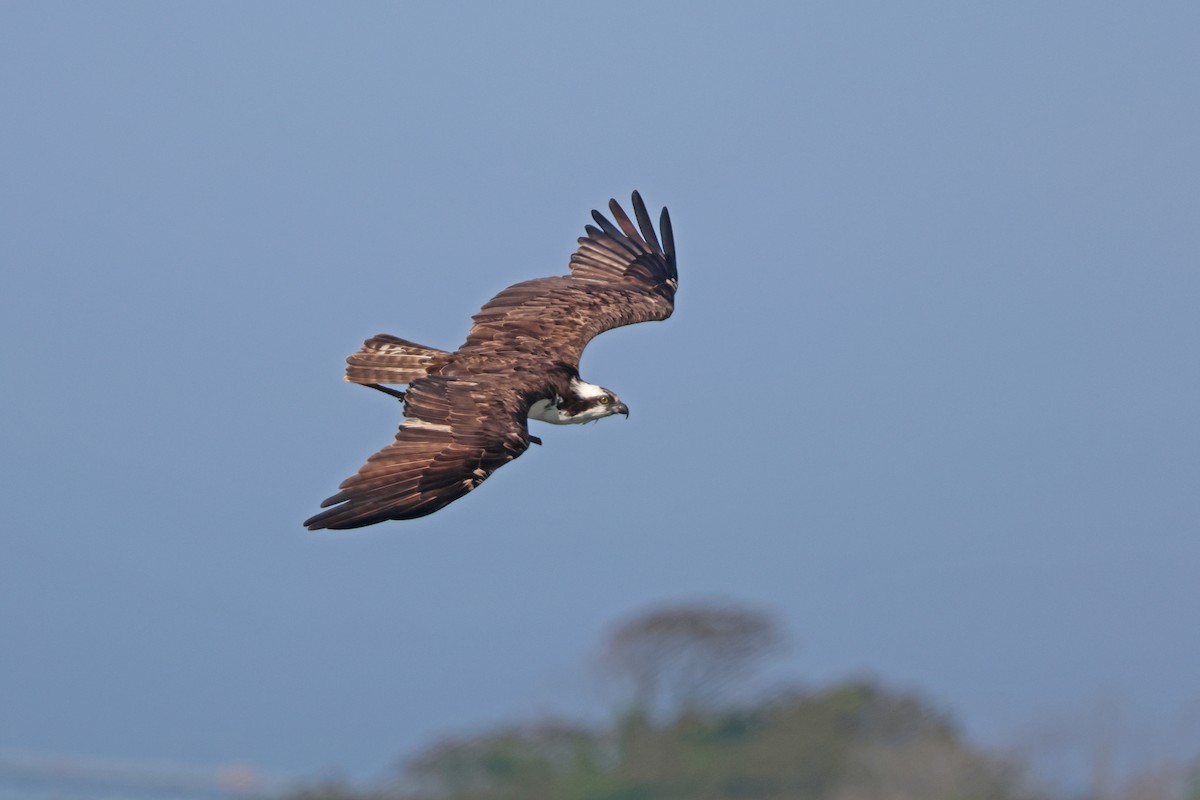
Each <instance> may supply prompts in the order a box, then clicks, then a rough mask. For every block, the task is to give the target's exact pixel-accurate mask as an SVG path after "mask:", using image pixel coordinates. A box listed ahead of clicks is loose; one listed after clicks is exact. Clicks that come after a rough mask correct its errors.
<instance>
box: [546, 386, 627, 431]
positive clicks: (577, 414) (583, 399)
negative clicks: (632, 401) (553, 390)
mask: <svg viewBox="0 0 1200 800" xmlns="http://www.w3.org/2000/svg"><path fill="white" fill-rule="evenodd" d="M558 408H559V412H560V413H561V414H562V416H563V417H564V418H565V419H566V421H568V422H572V423H576V424H578V423H582V422H594V421H595V420H598V419H603V418H604V417H611V416H612V415H613V414H624V415H625V416H626V417H628V416H629V406H627V405H625V404H624V403H622V402H621V398H619V397H617V393H616V392H613V391H611V390H609V389H605V388H604V387H603V386H597V385H596V384H594V383H584V382H583V381H580V380H573V381H571V388H570V394H568V395H567V396H565V397H563V399H562V402H561V403H559V406H558Z"/></svg>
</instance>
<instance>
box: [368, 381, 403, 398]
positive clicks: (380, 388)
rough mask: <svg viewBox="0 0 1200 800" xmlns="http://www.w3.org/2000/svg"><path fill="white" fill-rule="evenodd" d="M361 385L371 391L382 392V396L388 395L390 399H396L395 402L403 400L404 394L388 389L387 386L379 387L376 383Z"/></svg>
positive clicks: (397, 390)
mask: <svg viewBox="0 0 1200 800" xmlns="http://www.w3.org/2000/svg"><path fill="white" fill-rule="evenodd" d="M362 385H363V386H368V387H370V388H372V389H378V390H379V391H381V392H383V393H384V394H390V395H391V396H392V397H394V398H396V399H397V400H401V401H403V400H404V392H402V391H400V390H399V389H391V388H388V387H387V386H380V385H379V384H378V383H364V384H362Z"/></svg>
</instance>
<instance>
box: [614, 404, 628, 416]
mask: <svg viewBox="0 0 1200 800" xmlns="http://www.w3.org/2000/svg"><path fill="white" fill-rule="evenodd" d="M612 413H614V414H624V415H625V419H629V406H627V405H625V404H624V403H617V404H616V405H615V406H613V410H612Z"/></svg>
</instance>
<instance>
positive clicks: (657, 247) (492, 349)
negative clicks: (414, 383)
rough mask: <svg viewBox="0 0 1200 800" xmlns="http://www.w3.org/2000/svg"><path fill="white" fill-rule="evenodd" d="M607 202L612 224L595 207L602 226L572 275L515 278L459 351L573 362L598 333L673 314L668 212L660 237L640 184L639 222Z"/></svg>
mask: <svg viewBox="0 0 1200 800" xmlns="http://www.w3.org/2000/svg"><path fill="white" fill-rule="evenodd" d="M608 208H609V211H611V212H612V215H613V219H615V220H616V224H613V222H610V221H609V220H608V219H607V218H606V217H605V216H604V215H603V214H601V213H600V212H599V211H593V212H592V217H593V219H595V221H596V224H597V225H598V226H599V227H595V226H593V225H588V226H587V227H586V231H587V236H584V237H582V238H580V239H579V249H578V250H576V251H575V253H574V254H573V255H572V256H571V262H570V268H571V274H570V275H563V276H558V277H552V278H539V279H537V280H532V281H525V282H524V283H518V284H516V285H514V286H510V287H508V288H507V289H505V290H504V291H503V292H501V293H500V294H498V295H496V296H495V297H494V298H492V299H491V300H490V301H488V303H487V304H486V305H485V306H484V307H483V308H482V309H481V310H480V311H479V313H478V314H476V315H475V316H474V318H473V319H474V320H475V325H474V327H473V328H471V332H470V333H469V334H468V335H467V341H466V342H465V343H464V344H463V346H462V347H461V348H459V353H458V355H459V357H460V358H463V357H466V358H469V357H470V356H472V355H486V354H493V353H506V354H521V355H524V356H525V357H526V358H527V359H529V360H534V359H536V360H537V361H539V362H543V363H544V362H546V361H551V362H553V361H560V362H563V363H566V364H570V365H572V366H575V367H578V365H579V357H580V356H581V355H582V354H583V348H584V347H586V346H587V343H588V342H590V341H591V340H592V339H593V338H594V337H595V336H597V335H598V334H601V333H603V332H604V331H607V330H611V329H612V328H619V327H621V326H622V325H632V324H633V323H635V322H648V321H650V320H661V319H666V318H667V317H669V316H671V312H672V311H674V309H675V290H676V288H677V287H678V285H679V282H678V274H677V272H676V267H675V237H674V234H673V232H672V231H671V217H670V215H668V213H667V210H666V209H665V208H664V209H663V210H662V214H661V216H660V217H659V228H660V230H661V231H662V242H661V243H660V242H659V239H658V236H656V235H655V232H654V225H653V224H652V223H651V220H650V215H649V213H647V211H646V204H645V203H643V202H642V198H641V195H639V194H638V193H637V192H634V193H633V212H634V216H636V217H637V223H638V224H637V225H636V226H635V225H634V224H633V222H632V221H631V220H630V219H629V217H628V216H627V215H626V214H625V211H624V210H623V209H622V208H621V206H620V205H619V204H618V203H617V201H616V200H610V201H609V203H608Z"/></svg>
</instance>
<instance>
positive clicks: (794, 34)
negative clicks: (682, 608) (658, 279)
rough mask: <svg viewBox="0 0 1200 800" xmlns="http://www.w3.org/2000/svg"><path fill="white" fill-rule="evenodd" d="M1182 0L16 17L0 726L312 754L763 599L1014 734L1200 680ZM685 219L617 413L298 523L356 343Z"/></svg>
mask: <svg viewBox="0 0 1200 800" xmlns="http://www.w3.org/2000/svg"><path fill="white" fill-rule="evenodd" d="M1198 30H1200V11H1198V10H1197V7H1195V6H1191V5H1187V4H1182V3H1181V4H1162V5H1160V4H1154V3H1151V4H1137V5H1134V4H1123V5H1117V4H1107V5H1104V4H1101V5H1100V6H1097V5H1096V4H1093V3H1053V4H1042V3H1027V4H1004V5H1000V6H995V5H993V6H984V5H980V4H975V5H963V4H959V3H911V4H859V5H854V4H835V5H832V6H828V7H822V6H816V5H808V4H801V3H788V4H783V3H779V4H763V5H753V4H752V5H749V6H747V5H745V4H740V5H733V6H728V7H724V8H718V7H715V6H714V7H710V8H701V7H697V6H694V5H685V4H673V5H668V4H654V5H648V4H637V5H613V6H596V5H595V4H592V5H583V4H580V5H576V6H567V5H565V4H557V3H541V4H526V5H524V6H520V7H511V6H497V5H494V4H468V5H463V6H456V5H447V4H443V5H440V6H429V7H421V6H418V5H416V4H384V3H361V4H288V3H260V4H240V3H223V4H222V3H217V4H159V3H108V4H81V3H66V4H60V3H52V2H36V3H34V2H26V3H7V4H5V5H4V7H3V9H2V10H0V104H2V107H3V109H4V124H3V126H2V127H0V140H2V142H0V144H2V146H0V184H2V186H3V188H2V189H0V248H2V252H0V258H2V260H3V277H2V283H0V286H2V287H3V291H2V294H0V298H2V302H3V306H4V313H3V315H2V316H0V326H2V334H3V335H2V338H0V352H2V357H3V362H2V363H3V374H4V378H3V380H2V381H0V398H2V402H3V414H2V415H0V465H2V467H3V476H4V480H3V487H4V488H3V507H4V518H3V523H2V525H0V547H2V549H3V554H2V558H0V638H2V640H3V648H2V651H3V652H2V655H0V751H3V752H29V753H67V754H79V755H86V756H91V757H110V758H121V759H128V760H144V761H173V762H187V763H198V764H206V763H212V764H216V763H225V762H230V761H238V760H241V761H248V762H252V763H254V764H257V765H259V766H261V767H262V768H264V769H267V770H273V771H275V772H278V773H282V774H313V773H318V772H321V771H323V770H326V769H330V768H334V767H341V768H344V769H345V770H347V771H348V772H349V773H350V774H352V775H356V776H370V775H375V774H379V773H380V772H382V771H384V770H386V769H387V768H388V766H389V764H390V763H391V762H392V760H393V759H394V758H395V757H396V756H397V755H398V754H400V753H402V752H409V751H411V750H412V748H414V747H417V746H419V745H420V744H422V743H423V742H426V741H428V739H429V738H430V737H432V736H435V735H439V734H443V733H449V732H461V731H464V730H471V729H475V728H477V727H478V726H481V725H485V724H488V723H490V722H493V721H495V720H500V719H509V718H512V717H514V716H518V717H519V716H524V715H529V714H537V713H542V712H560V713H565V714H596V713H600V711H601V710H602V709H603V708H604V703H605V698H604V697H603V693H602V692H600V691H598V690H596V689H594V688H593V682H592V676H591V672H590V667H589V664H590V659H591V658H592V656H593V655H594V647H595V642H596V641H597V639H598V638H599V637H600V636H601V635H602V634H603V632H604V631H605V629H606V626H607V625H609V624H610V623H611V622H612V621H614V620H615V619H618V618H620V617H623V616H625V615H628V614H631V613H634V612H636V611H638V610H640V609H645V608H648V607H650V606H653V605H655V604H658V603H662V602H670V601H678V600H685V599H689V598H695V597H713V596H717V597H726V598H731V599H734V600H736V601H739V602H743V603H746V604H749V605H752V606H756V607H761V608H764V609H767V610H771V611H773V612H775V613H777V614H778V615H779V617H780V619H781V620H782V621H783V623H784V624H785V625H786V627H787V629H788V631H789V632H790V634H791V636H792V638H793V640H794V642H795V647H794V648H793V649H792V651H791V654H790V656H789V657H788V660H787V663H786V665H785V667H784V671H785V672H788V673H789V674H792V675H795V676H798V677H800V678H802V679H804V680H808V681H821V680H827V679H830V678H833V677H836V676H842V675H846V674H850V673H857V674H861V673H869V674H873V675H876V676H879V677H881V678H883V679H885V680H887V681H890V682H893V683H896V684H898V685H901V686H905V687H911V688H916V689H919V690H921V691H923V692H925V693H927V694H928V695H929V696H930V697H932V698H934V699H935V700H936V701H937V702H939V703H942V704H943V705H944V706H945V707H947V708H948V709H950V710H951V711H952V712H953V713H955V714H956V715H957V716H958V717H959V718H960V719H961V720H962V721H963V722H964V724H965V725H966V726H967V728H968V730H970V731H972V732H973V733H975V734H976V735H978V736H979V737H981V738H983V739H985V740H987V741H992V742H997V743H1004V742H1012V741H1016V740H1017V739H1019V738H1021V737H1022V736H1026V735H1027V734H1028V732H1029V731H1031V730H1032V731H1038V730H1048V729H1049V728H1052V727H1053V725H1055V724H1058V723H1059V722H1061V721H1062V720H1063V719H1064V718H1070V717H1071V715H1077V714H1079V713H1082V712H1080V709H1084V710H1086V709H1088V708H1090V707H1092V706H1093V705H1094V704H1096V703H1097V702H1101V701H1103V702H1110V701H1111V702H1116V703H1118V704H1119V705H1120V706H1121V707H1122V708H1124V709H1126V711H1125V714H1126V715H1127V718H1128V720H1129V725H1130V726H1132V729H1135V730H1136V731H1137V732H1138V733H1137V738H1139V739H1140V740H1142V741H1160V742H1166V741H1170V740H1172V739H1174V740H1175V741H1179V737H1186V736H1191V737H1192V741H1193V743H1194V742H1195V741H1196V739H1198V738H1200V736H1197V733H1198V731H1197V728H1198V726H1200V722H1198V720H1197V718H1198V716H1200V671H1198V670H1197V665H1198V664H1200V635H1197V622H1196V620H1197V610H1198V608H1200V580H1198V578H1197V575H1198V574H1200V572H1198V565H1200V490H1198V489H1200V419H1198V415H1197V409H1200V358H1198V357H1197V349H1198V347H1197V346H1198V344H1200V312H1198V309H1200V233H1198V226H1197V224H1196V222H1197V213H1198V209H1200V147H1198V146H1197V142H1200V104H1198V103H1197V98H1198V97H1200V48H1198V47H1197V46H1196V42H1197V38H1196V36H1197V31H1198ZM635 188H637V189H640V190H641V191H642V192H643V194H644V195H645V197H646V198H647V200H648V202H649V203H650V204H651V205H652V206H654V207H655V208H657V207H658V206H660V205H663V204H666V205H668V206H669V207H670V209H671V212H672V215H673V218H674V220H675V230H676V237H677V242H678V246H679V270H680V279H681V288H680V292H679V296H678V304H677V311H676V315H675V316H674V317H673V318H672V319H671V320H670V321H668V322H667V323H663V324H654V325H642V326H637V327H633V328H627V329H624V330H621V331H618V332H613V333H610V334H606V335H605V336H604V337H602V338H601V339H599V340H597V341H596V342H594V343H593V344H592V346H591V347H590V348H589V350H588V352H587V353H586V355H585V357H584V362H583V372H584V375H585V377H587V378H588V379H590V380H592V381H595V382H597V383H601V384H603V385H606V386H610V387H612V388H613V389H615V390H616V391H618V392H619V393H620V394H621V396H622V399H624V400H625V401H626V402H628V403H629V405H630V406H631V408H632V412H633V413H632V415H631V418H630V419H629V420H628V421H627V422H626V421H624V420H623V419H621V420H609V421H604V422H601V423H599V424H596V425H592V426H587V427H584V428H578V429H567V428H555V429H549V428H547V427H546V426H543V430H541V431H540V434H541V435H542V436H543V438H544V439H545V442H546V444H545V447H543V448H540V449H534V450H532V451H530V452H529V453H527V454H526V455H525V456H524V457H523V458H521V459H520V460H519V461H517V462H515V463H513V464H512V465H510V466H508V467H505V468H504V469H502V470H501V471H500V472H498V473H497V474H496V475H495V476H493V477H492V478H491V479H490V480H489V481H488V482H487V483H486V484H484V485H483V486H482V487H481V489H480V490H479V491H477V492H475V493H473V494H472V495H470V496H469V497H467V498H466V499H464V500H462V501H460V502H458V503H456V504H454V505H452V506H450V507H449V508H447V509H445V510H444V511H442V512H440V513H438V514H436V515H434V516H432V517H429V518H426V519H423V520H419V521H414V522H408V523H391V524H385V525H380V526H376V527H374V528H369V529H366V530H363V531H360V532H353V533H316V534H314V533H306V532H305V531H303V530H302V528H301V527H300V522H301V521H302V520H303V519H304V518H305V517H307V516H309V515H310V514H311V513H313V512H314V510H315V509H316V506H317V503H318V502H319V501H320V500H321V499H322V498H324V497H326V496H327V495H329V494H330V493H331V492H332V491H333V489H334V488H335V486H336V484H337V483H338V482H339V481H340V480H341V479H342V478H344V477H345V476H346V475H348V474H350V473H351V472H352V471H353V470H354V469H356V468H357V467H358V466H359V464H360V463H361V461H362V459H363V458H364V457H365V456H366V455H368V454H370V453H371V452H373V451H374V450H375V449H377V448H378V447H380V446H382V445H383V444H385V443H386V442H387V441H389V440H390V438H391V435H392V431H393V430H394V426H395V424H396V422H397V416H396V414H397V408H396V406H395V404H394V403H393V402H392V401H390V400H388V399H387V398H385V397H383V396H382V395H377V394H376V393H373V392H369V391H367V390H364V389H361V388H359V387H355V386H349V385H346V384H344V383H343V382H342V381H341V369H342V363H343V362H342V359H343V357H344V356H345V355H346V354H347V353H348V352H350V351H352V350H354V349H355V348H356V347H357V346H358V344H359V343H360V342H361V340H362V339H364V338H365V337H367V336H369V335H372V334H374V333H377V332H380V331H387V332H391V333H394V334H398V335H402V336H405V337H410V338H413V339H415V340H417V341H421V342H427V343H429V344H433V345H440V346H444V347H453V346H455V345H457V344H458V343H459V342H460V341H461V339H462V337H463V335H464V334H465V331H466V328H467V325H468V324H469V315H470V314H472V313H474V312H475V311H476V310H477V308H478V307H479V306H480V305H481V304H482V303H483V302H484V301H485V300H487V299H488V298H489V297H490V296H491V295H492V294H494V293H495V292H497V291H499V290H500V289H502V288H503V287H505V286H507V285H508V284H510V283H514V282H516V281H518V280H523V279H526V278H531V277H537V276H541V275H548V274H558V273H561V272H563V271H565V266H566V260H567V257H568V256H569V254H570V252H571V251H572V250H573V248H574V243H575V237H576V236H578V235H579V233H580V232H581V230H582V226H583V224H584V223H585V222H587V220H588V217H587V212H588V211H589V210H590V209H591V208H594V207H602V204H603V203H604V202H606V201H607V199H608V198H609V197H613V196H615V197H618V198H620V199H622V200H626V199H627V198H628V195H629V192H630V190H632V189H635Z"/></svg>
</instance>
